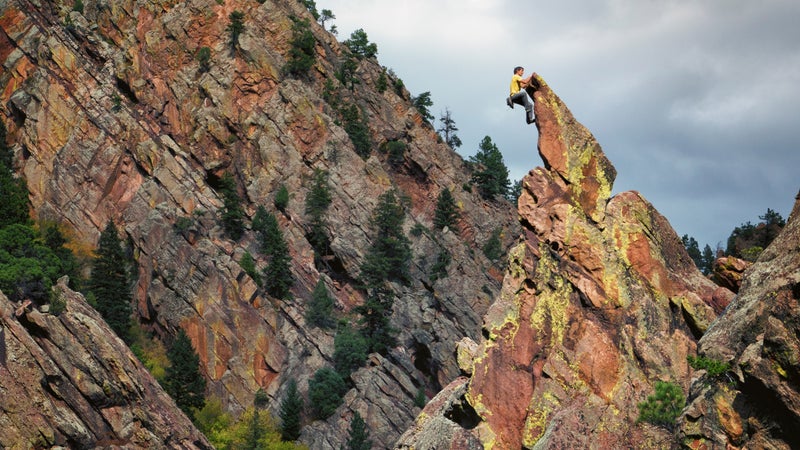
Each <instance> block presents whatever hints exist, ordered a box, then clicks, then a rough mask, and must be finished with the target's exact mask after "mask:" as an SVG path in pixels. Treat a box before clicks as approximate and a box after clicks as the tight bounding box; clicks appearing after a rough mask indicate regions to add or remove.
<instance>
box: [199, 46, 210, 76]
mask: <svg viewBox="0 0 800 450" xmlns="http://www.w3.org/2000/svg"><path fill="white" fill-rule="evenodd" d="M195 58H197V61H198V62H199V63H200V70H202V71H203V72H207V71H208V69H209V68H210V66H209V64H210V63H211V49H210V48H208V47H200V49H199V50H197V55H196V56H195Z"/></svg>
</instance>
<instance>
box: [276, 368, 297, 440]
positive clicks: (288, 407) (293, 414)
mask: <svg viewBox="0 0 800 450" xmlns="http://www.w3.org/2000/svg"><path fill="white" fill-rule="evenodd" d="M302 414H303V398H302V397H300V393H299V392H298V391H297V382H296V381H295V380H294V379H292V380H289V387H288V388H287V389H286V396H285V397H284V398H283V401H281V409H280V412H279V416H280V418H281V439H282V440H284V441H296V440H297V439H298V438H299V437H300V427H301V422H300V419H301V416H302Z"/></svg>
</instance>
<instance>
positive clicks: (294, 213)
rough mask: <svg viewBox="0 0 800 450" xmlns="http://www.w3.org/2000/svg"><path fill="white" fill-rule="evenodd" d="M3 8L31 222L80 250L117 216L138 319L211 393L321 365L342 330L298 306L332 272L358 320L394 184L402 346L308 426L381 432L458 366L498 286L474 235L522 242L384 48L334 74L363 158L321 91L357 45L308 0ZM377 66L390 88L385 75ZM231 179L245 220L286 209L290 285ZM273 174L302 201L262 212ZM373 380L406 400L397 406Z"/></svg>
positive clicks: (326, 431)
mask: <svg viewBox="0 0 800 450" xmlns="http://www.w3.org/2000/svg"><path fill="white" fill-rule="evenodd" d="M235 10H239V11H241V12H243V13H244V17H245V20H244V31H243V33H242V34H241V35H240V37H239V41H238V46H237V47H236V48H231V46H230V42H229V35H228V32H227V30H226V27H227V25H228V22H229V20H228V17H229V15H230V14H231V13H232V12H233V11H235ZM0 14H1V15H0V25H2V32H0V60H2V64H3V70H2V73H0V105H2V114H0V119H2V120H4V122H5V124H6V126H7V128H8V130H9V138H10V142H9V143H10V144H13V148H14V150H15V168H16V170H17V172H18V173H19V174H21V175H22V176H24V178H25V179H26V181H27V183H28V186H29V189H30V198H31V202H32V211H33V214H34V216H35V218H37V219H47V220H52V221H56V222H58V223H60V224H61V225H62V226H63V227H65V228H66V229H67V230H68V235H69V236H70V237H71V238H72V245H73V246H74V247H75V248H78V249H83V250H86V249H91V248H93V247H94V246H95V244H96V241H97V238H98V236H99V233H100V230H102V229H103V228H104V227H105V225H106V223H107V222H108V221H109V220H113V221H114V222H116V223H117V225H118V228H119V229H121V230H123V231H124V233H125V237H126V239H127V241H128V242H129V243H130V245H131V248H132V254H133V256H134V257H135V259H136V265H137V268H138V277H137V282H136V285H135V288H134V289H135V291H134V294H135V301H136V305H135V306H136V308H135V309H136V314H137V315H138V318H139V320H140V322H142V324H143V325H144V326H146V327H147V328H148V329H149V330H151V331H152V332H154V333H155V334H156V335H157V336H161V337H163V338H165V340H168V338H169V336H171V335H174V333H175V332H176V330H177V329H178V328H179V327H180V328H183V329H185V330H186V332H187V334H188V335H189V336H190V338H191V340H192V342H193V344H194V346H195V348H196V349H197V351H198V353H199V355H200V358H201V363H202V366H203V371H204V373H205V375H206V377H207V379H208V381H209V383H208V394H209V395H214V396H216V397H219V398H220V399H221V400H222V401H223V403H224V404H225V406H226V407H227V408H228V409H229V410H230V411H232V412H238V411H241V410H243V409H244V408H246V407H247V406H249V405H251V404H252V401H253V396H254V393H255V392H256V391H257V390H258V389H259V388H263V389H264V390H265V391H266V392H267V394H268V395H269V396H270V398H271V400H272V402H271V403H270V408H271V409H272V411H273V412H275V411H276V410H277V405H278V404H279V400H280V398H281V396H282V394H283V386H285V385H286V383H285V382H286V381H287V380H288V379H290V378H294V379H296V380H297V383H298V386H299V387H300V390H301V392H305V390H306V389H307V382H308V380H309V379H310V378H311V376H312V375H313V373H314V372H315V371H316V370H317V369H319V368H320V367H322V366H325V365H330V364H331V355H332V353H333V335H334V331H325V330H319V329H312V328H309V327H307V326H306V324H305V321H304V311H305V305H306V301H307V300H308V299H309V298H310V296H311V292H312V290H313V288H314V286H315V285H316V284H317V281H318V280H320V279H321V280H323V281H324V282H325V284H326V287H327V288H328V290H329V292H330V293H331V295H333V296H334V297H335V300H336V308H337V311H336V314H337V316H339V317H346V316H348V315H350V317H352V315H351V314H350V312H351V310H352V308H353V307H355V306H357V305H359V304H361V302H363V296H364V293H363V292H362V291H361V290H359V287H358V284H357V283H356V282H355V280H356V279H357V277H358V274H359V266H360V264H361V261H362V260H363V257H364V254H365V252H366V251H367V249H368V247H369V244H370V239H371V233H372V230H370V227H369V223H370V218H371V216H372V213H373V210H374V208H375V206H376V204H377V201H378V197H379V196H380V194H382V193H383V192H385V191H386V190H388V189H389V188H391V187H396V188H398V189H399V190H400V191H401V192H402V194H403V195H404V196H405V197H406V198H407V199H408V202H407V204H408V208H407V213H406V221H405V224H406V231H407V233H408V235H409V238H410V240H411V243H412V250H413V254H414V258H413V261H412V267H411V278H412V280H411V283H410V284H409V285H408V286H394V290H395V292H396V297H397V300H396V301H395V304H394V311H393V315H392V324H393V326H394V327H395V328H396V329H398V330H399V334H398V347H397V348H396V349H394V350H393V351H391V352H390V353H389V354H388V355H387V356H386V357H385V358H383V359H382V360H381V362H380V364H377V363H376V364H374V365H371V366H370V367H369V368H365V371H363V372H358V373H357V374H355V375H354V377H355V378H354V380H353V384H354V386H355V388H354V389H353V390H352V391H351V392H350V393H349V394H348V397H347V400H348V401H347V402H346V403H345V405H344V406H342V407H341V408H340V410H339V411H337V414H335V415H334V417H332V418H331V419H329V420H328V421H326V422H319V423H315V424H307V425H308V426H307V427H306V428H307V430H308V431H307V432H306V434H304V436H303V440H306V441H308V442H317V441H316V439H317V437H316V436H323V438H320V439H324V440H325V442H327V443H329V444H330V445H331V446H333V447H337V448H338V447H339V444H341V443H342V442H343V441H344V437H345V436H346V433H347V425H348V418H349V417H350V416H351V415H352V411H353V408H359V409H358V410H359V411H360V412H361V414H362V416H364V417H365V419H366V420H367V422H368V424H369V426H370V428H371V432H372V435H373V436H376V446H382V447H388V446H391V445H392V444H393V443H394V441H395V440H396V439H397V437H399V436H400V434H401V433H402V432H403V431H404V430H405V428H406V427H407V426H408V425H409V424H411V423H412V421H413V418H414V416H415V415H416V413H417V412H418V408H416V407H415V406H414V404H413V403H414V402H413V399H414V395H415V394H416V392H417V391H418V390H419V389H424V390H425V391H426V392H427V393H428V395H429V396H433V394H434V393H435V392H436V391H438V390H439V389H440V388H441V387H442V386H444V385H447V384H448V383H449V382H450V381H452V380H454V379H455V378H457V377H458V376H459V375H460V371H459V368H458V365H457V362H456V359H455V356H454V354H453V348H454V347H455V343H456V342H458V341H459V340H460V339H461V338H462V337H464V336H469V337H471V338H472V339H473V340H476V341H477V340H478V339H479V337H480V328H481V323H482V320H481V318H482V317H483V315H484V313H485V312H486V311H487V309H488V306H489V304H490V303H491V300H492V299H493V298H494V297H495V296H496V294H497V293H498V292H499V289H500V284H501V280H502V272H501V271H500V270H499V269H498V268H496V267H495V265H494V264H493V263H492V262H491V261H488V260H487V259H486V258H485V257H484V256H483V252H482V251H481V248H482V247H483V245H484V244H485V243H486V241H487V240H488V239H489V238H490V237H491V236H492V235H493V233H494V232H495V230H501V231H502V234H501V236H502V239H503V242H504V245H505V247H506V248H508V246H510V244H511V243H512V241H513V239H514V238H516V236H518V235H519V225H518V222H517V220H516V213H515V212H514V210H513V207H512V206H511V205H510V204H509V203H508V202H506V201H504V200H497V201H486V200H483V199H482V198H481V197H480V196H479V195H478V194H477V193H476V192H471V191H469V189H464V186H465V184H467V183H468V181H469V171H468V169H467V167H466V165H465V164H464V161H463V160H462V159H461V158H460V157H459V156H458V155H457V154H456V153H455V152H453V150H452V149H450V148H449V147H447V146H446V145H445V144H443V143H441V140H440V139H439V137H438V136H437V134H436V133H435V131H434V130H433V128H432V127H431V126H430V125H428V124H426V123H425V122H424V120H423V119H422V117H421V116H420V114H419V113H418V111H417V110H416V109H415V108H414V107H413V106H412V105H411V103H410V101H409V97H410V95H409V93H408V92H407V91H405V90H402V89H401V90H399V91H398V90H396V89H395V88H394V83H395V82H396V81H397V80H396V79H395V78H393V77H394V76H393V75H392V74H391V73H388V74H387V73H385V72H386V71H385V70H384V68H382V67H381V66H380V65H379V64H378V62H377V61H376V60H374V59H361V60H356V63H357V67H356V70H355V77H356V78H357V79H358V81H359V84H358V89H356V90H354V91H350V90H349V89H346V88H341V89H340V95H341V97H342V100H343V101H347V102H350V103H351V104H354V105H356V106H358V108H360V110H361V111H363V114H364V116H365V122H366V124H367V126H368V134H369V137H370V139H371V140H372V143H373V151H372V154H371V155H370V156H369V157H368V158H362V157H360V156H359V155H358V154H357V153H356V152H355V151H354V146H353V143H352V142H351V140H350V138H349V136H348V134H347V132H346V131H345V130H344V128H343V127H342V125H341V118H340V117H339V116H338V115H337V113H336V111H335V109H334V108H333V107H332V106H331V105H330V104H329V103H327V102H326V101H325V100H324V99H323V93H325V92H326V89H325V86H326V82H332V83H334V84H336V83H338V82H337V81H336V77H335V73H336V71H337V70H339V68H340V66H341V64H342V62H343V58H344V52H345V49H344V48H343V47H342V46H341V45H340V43H339V42H338V41H337V40H336V39H335V38H334V37H333V36H332V35H331V34H329V33H328V32H326V31H325V30H324V29H323V28H322V27H321V26H320V25H319V24H317V23H316V22H315V21H314V20H313V18H312V17H311V15H310V14H309V12H308V11H307V10H306V9H305V8H304V7H303V6H302V5H301V4H300V2H294V1H282V0H267V1H265V2H263V3H262V2H244V1H238V0H237V1H227V2H222V3H219V2H216V1H213V0H190V1H180V2H178V1H155V0H141V1H136V2H134V1H130V0H111V1H109V2H84V7H83V11H82V12H79V11H74V10H72V7H71V6H70V5H68V4H58V3H53V2H40V1H38V0H9V1H7V2H5V3H4V7H3V10H2V12H0ZM292 17H295V18H300V19H308V20H309V26H310V31H311V32H312V33H313V35H314V37H315V40H316V46H315V56H316V62H315V65H314V66H313V67H312V69H311V70H309V72H308V74H306V75H303V76H302V77H299V78H298V79H295V78H290V77H287V76H286V75H285V74H284V73H283V72H282V70H281V68H282V67H283V66H284V64H285V63H286V61H287V55H288V52H289V49H290V46H291V44H290V42H291V39H292V24H293V21H292ZM202 47H208V48H209V49H210V50H211V58H210V60H209V62H208V67H202V66H201V64H200V62H199V61H198V60H197V57H196V55H197V53H198V51H199V50H200V49H201V48H202ZM382 76H386V77H387V81H388V85H389V86H390V89H387V90H381V89H379V88H378V80H380V79H381V77H382ZM389 141H398V142H400V143H402V144H404V145H405V148H406V150H405V152H404V154H403V155H402V158H400V160H399V161H398V160H397V159H396V158H393V159H392V160H391V161H390V160H389V158H388V156H387V155H386V154H385V153H384V152H382V151H381V150H380V149H381V148H382V145H384V144H386V143H387V142H389ZM476 145H477V144H476ZM316 169H319V170H324V171H326V172H327V173H328V177H329V178H328V179H329V184H330V188H331V189H330V194H331V198H332V203H331V205H330V207H329V209H328V211H327V213H326V217H325V218H326V220H327V223H328V229H327V231H328V233H329V236H330V238H331V247H332V253H333V254H332V255H328V257H327V259H325V260H324V263H320V261H319V260H318V259H315V257H314V252H313V250H312V247H311V245H310V244H309V242H308V240H307V238H306V234H307V230H308V218H307V217H306V215H305V210H304V202H305V197H306V195H307V193H308V191H309V186H310V183H309V180H310V179H311V175H312V174H313V172H314V170H316ZM225 173H228V174H231V175H233V177H234V179H235V181H236V186H237V189H238V192H239V194H240V196H241V197H242V199H243V206H244V208H245V211H246V214H247V215H248V217H252V215H253V214H254V213H255V211H256V209H257V207H258V206H259V205H263V206H265V207H267V208H268V209H269V210H271V211H272V212H275V213H276V215H277V217H278V220H279V222H280V226H281V229H282V231H283V234H284V237H285V238H286V240H287V242H288V245H289V248H290V255H291V258H292V272H293V275H294V277H295V283H294V286H293V288H292V300H290V301H278V300H276V299H273V298H270V297H269V296H267V295H266V294H265V293H264V291H263V290H262V289H259V288H258V286H257V285H256V284H255V282H254V281H253V280H252V279H251V278H250V277H249V276H248V275H247V274H246V273H245V272H244V270H243V269H242V268H241V267H240V266H239V263H238V261H239V260H240V259H241V257H242V255H244V253H245V252H250V253H251V254H252V255H254V256H255V258H256V263H257V265H258V267H259V268H263V267H264V266H266V264H267V263H268V261H267V260H266V257H265V256H264V255H261V254H259V251H258V244H257V242H256V236H255V235H254V233H253V232H252V231H250V230H247V231H246V232H245V235H244V237H243V238H242V239H241V240H239V241H237V242H234V241H232V240H230V239H228V238H226V237H225V235H224V233H223V230H222V227H221V226H220V225H219V223H220V222H219V217H220V210H221V207H222V205H223V202H222V199H221V197H220V195H219V194H218V193H217V192H216V191H215V190H214V188H213V186H214V183H215V180H218V179H219V177H221V176H222V175H223V174H225ZM281 186H285V187H286V188H287V189H288V191H289V192H290V194H291V196H290V200H289V203H288V206H287V207H286V208H285V210H284V211H283V212H279V211H277V210H275V208H274V207H273V206H272V205H273V199H274V193H275V192H276V191H277V190H278V189H279V187H281ZM442 189H449V190H451V192H452V193H453V197H454V198H455V200H456V202H457V204H458V207H459V209H460V212H461V219H460V221H459V223H458V226H457V227H455V228H457V230H454V231H447V232H440V231H437V230H433V226H432V220H433V214H434V210H435V205H436V199H437V196H438V194H439V193H440V192H441V190H442ZM412 230H415V233H412V232H411V231H412ZM440 253H447V254H449V255H450V257H451V261H452V262H451V263H450V264H449V266H448V267H447V273H448V276H439V277H438V279H433V277H431V273H432V267H433V265H434V264H435V262H436V257H437V255H439V254H440ZM408 383H412V384H414V388H413V389H412V388H411V387H410V386H409V385H408ZM376 386H380V389H376ZM378 391H381V392H382V393H379V392H378ZM380 395H385V396H387V397H394V399H395V403H396V406H395V407H394V408H392V409H391V410H390V411H389V410H387V408H385V406H384V405H383V403H384V402H385V401H386V400H385V399H381V398H378V397H380ZM314 430H316V431H314ZM0 432H2V430H0Z"/></svg>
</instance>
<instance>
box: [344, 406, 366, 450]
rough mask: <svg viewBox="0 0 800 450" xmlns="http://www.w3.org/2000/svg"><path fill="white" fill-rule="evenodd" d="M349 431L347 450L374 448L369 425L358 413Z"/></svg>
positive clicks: (355, 414)
mask: <svg viewBox="0 0 800 450" xmlns="http://www.w3.org/2000/svg"><path fill="white" fill-rule="evenodd" d="M347 431H348V433H347V450H369V449H371V448H372V441H371V440H370V439H369V431H368V430H367V424H366V422H364V419H363V418H362V417H361V414H359V412H358V411H356V412H354V413H353V418H352V419H351V420H350V428H349V429H348V430H347Z"/></svg>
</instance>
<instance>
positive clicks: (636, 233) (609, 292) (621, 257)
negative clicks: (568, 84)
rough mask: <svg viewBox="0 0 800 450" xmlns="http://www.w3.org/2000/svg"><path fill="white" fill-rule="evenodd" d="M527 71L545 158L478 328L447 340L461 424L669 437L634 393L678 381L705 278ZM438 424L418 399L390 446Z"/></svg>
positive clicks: (636, 442) (708, 306) (579, 438)
mask: <svg viewBox="0 0 800 450" xmlns="http://www.w3.org/2000/svg"><path fill="white" fill-rule="evenodd" d="M534 80H535V81H534V85H533V87H531V88H529V93H530V94H531V96H532V97H533V98H534V100H535V111H536V116H537V127H538V130H539V147H538V148H539V154H540V156H541V158H542V160H543V161H544V164H545V167H544V168H536V169H533V170H532V171H530V173H529V174H528V175H527V176H526V177H525V178H524V179H523V190H522V196H521V197H520V199H519V214H520V220H521V222H522V226H523V233H522V236H521V238H520V240H519V242H518V244H517V245H516V246H515V247H514V248H513V249H512V250H511V252H510V255H509V268H508V270H507V272H506V275H505V279H504V281H503V287H502V290H501V292H500V295H499V297H498V298H497V299H496V300H495V302H494V303H493V304H492V306H491V307H490V309H489V311H488V313H487V314H486V316H485V317H484V325H483V335H484V339H482V340H481V342H480V343H479V347H478V348H477V350H470V345H469V343H468V342H466V343H461V344H460V345H459V348H458V352H459V361H460V362H461V366H462V367H465V368H467V369H470V368H471V370H467V372H471V377H470V379H469V382H468V386H467V387H466V391H465V393H464V398H465V399H466V401H467V402H468V405H469V407H470V408H471V409H473V410H474V413H476V414H477V416H478V417H480V420H479V421H478V422H477V423H473V424H471V427H470V430H469V431H470V433H471V434H472V436H473V437H475V438H477V439H478V440H479V441H480V442H481V444H482V445H483V446H484V447H485V448H495V449H499V448H665V447H669V445H670V442H671V441H672V437H671V435H670V433H668V432H666V431H665V430H663V429H660V428H656V427H653V426H650V425H648V424H637V423H636V419H637V415H638V409H637V404H638V403H639V402H642V401H644V399H645V398H646V397H647V396H648V395H649V394H651V393H652V392H653V386H654V383H655V382H656V381H659V380H663V381H669V382H674V383H677V384H678V385H680V386H681V387H682V389H683V390H684V392H685V391H686V390H687V389H688V386H689V374H690V368H689V366H688V364H687V356H688V355H694V354H695V352H696V345H697V339H699V338H700V336H702V335H703V333H704V332H706V330H707V329H708V328H709V326H710V325H711V323H712V322H713V320H714V319H715V317H716V315H717V313H719V312H720V311H721V309H720V310H718V311H717V310H715V307H714V295H715V292H717V286H716V285H714V284H713V283H712V282H711V281H709V280H708V279H706V278H705V277H704V276H703V275H702V274H701V273H700V272H699V271H698V270H697V269H696V268H695V266H694V264H693V263H692V261H691V259H690V258H689V256H688V255H687V254H686V252H685V249H684V247H683V245H682V244H681V241H680V239H679V238H678V236H677V234H676V233H675V232H674V230H673V229H672V228H671V227H670V225H669V223H668V222H667V220H666V219H665V218H664V217H663V216H661V215H660V214H659V213H658V212H657V211H656V210H655V209H654V208H653V206H652V205H651V204H649V203H648V202H647V201H646V200H645V199H644V198H643V197H642V196H641V195H640V194H638V193H636V192H625V193H621V194H618V195H616V196H612V195H611V192H612V185H613V181H614V178H615V176H616V171H615V169H614V167H613V165H612V164H611V163H610V162H609V161H608V159H607V158H606V157H605V155H604V154H603V152H602V150H601V148H600V145H599V144H598V143H597V141H596V140H595V139H594V137H593V136H592V135H591V133H590V132H589V131H588V130H586V129H585V128H584V127H583V126H582V125H581V124H580V123H578V122H577V121H576V120H575V118H574V117H573V116H572V114H571V113H570V111H569V110H568V108H567V107H566V105H564V103H563V102H562V101H561V100H560V99H559V98H558V96H557V95H556V94H555V93H553V91H552V90H551V89H550V88H549V86H548V85H547V84H546V83H545V82H544V80H543V79H542V78H541V77H539V76H534ZM731 295H732V294H731ZM728 298H729V296H728ZM462 353H463V355H462ZM470 355H472V360H470ZM462 360H463V361H462ZM464 383H465V382H464V381H463V380H458V381H455V382H454V383H453V384H451V385H450V386H448V388H447V389H446V391H445V392H448V391H449V392H456V391H458V390H459V389H462V388H463V387H464ZM440 409H442V408H440ZM444 409H446V408H444ZM426 411H428V409H427V408H426ZM431 412H432V411H431ZM438 413H439V415H442V411H441V410H440V411H439V412H438ZM445 417H446V415H445ZM453 422H454V421H452V420H451V423H450V424H449V425H450V426H452V423H453ZM446 428H447V427H444V428H443V427H442V425H441V420H436V421H434V420H432V419H430V418H429V417H428V416H427V415H426V414H425V411H423V414H422V415H420V417H419V418H418V419H417V422H416V424H415V427H414V429H413V431H412V432H410V433H407V434H406V435H404V437H403V440H402V441H401V442H400V444H399V446H400V447H402V448H418V447H419V446H420V445H422V446H423V447H424V443H426V442H432V441H431V439H435V437H436V435H438V434H440V433H444V432H443V431H441V430H442V429H446ZM447 433H449V435H452V436H461V432H458V433H456V432H447ZM459 439H462V438H459Z"/></svg>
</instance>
